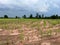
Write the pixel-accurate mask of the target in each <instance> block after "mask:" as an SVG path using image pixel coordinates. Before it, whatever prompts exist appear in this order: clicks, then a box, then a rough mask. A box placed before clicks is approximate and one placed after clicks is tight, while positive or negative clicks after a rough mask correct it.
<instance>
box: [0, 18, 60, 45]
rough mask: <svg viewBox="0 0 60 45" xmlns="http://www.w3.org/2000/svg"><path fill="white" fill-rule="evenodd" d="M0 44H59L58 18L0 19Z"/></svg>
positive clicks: (59, 20)
mask: <svg viewBox="0 0 60 45" xmlns="http://www.w3.org/2000/svg"><path fill="white" fill-rule="evenodd" d="M0 45H60V19H0Z"/></svg>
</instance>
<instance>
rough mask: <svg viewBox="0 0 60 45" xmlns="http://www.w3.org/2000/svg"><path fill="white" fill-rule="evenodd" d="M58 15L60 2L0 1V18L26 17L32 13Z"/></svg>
mask: <svg viewBox="0 0 60 45" xmlns="http://www.w3.org/2000/svg"><path fill="white" fill-rule="evenodd" d="M37 12H38V13H40V14H45V15H46V16H49V15H52V14H59V15H60V0H0V16H3V15H4V14H7V15H8V16H16V15H17V16H22V15H24V14H26V15H27V16H28V15H29V14H30V13H32V14H34V15H35V14H36V13H37Z"/></svg>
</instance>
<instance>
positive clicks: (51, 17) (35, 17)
mask: <svg viewBox="0 0 60 45" xmlns="http://www.w3.org/2000/svg"><path fill="white" fill-rule="evenodd" d="M0 18H24V19H60V16H58V14H55V15H52V16H49V17H48V16H44V14H42V15H40V14H38V13H36V16H33V14H30V16H29V17H27V16H26V15H23V16H22V17H18V16H15V17H8V15H4V17H0Z"/></svg>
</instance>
